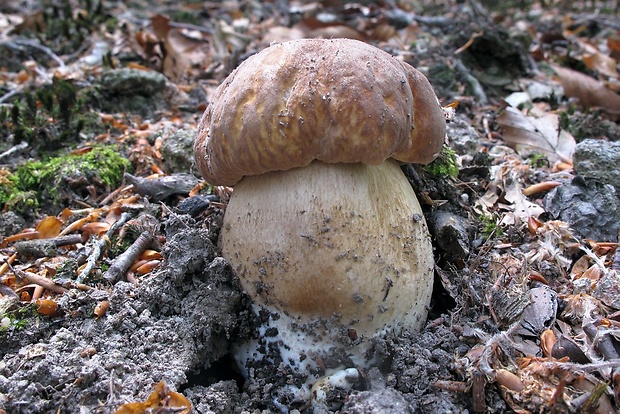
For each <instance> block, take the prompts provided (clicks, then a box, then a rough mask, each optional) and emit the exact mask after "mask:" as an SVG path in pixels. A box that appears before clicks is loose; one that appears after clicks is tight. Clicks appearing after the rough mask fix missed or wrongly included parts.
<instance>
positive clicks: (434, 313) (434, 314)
mask: <svg viewBox="0 0 620 414" xmlns="http://www.w3.org/2000/svg"><path fill="white" fill-rule="evenodd" d="M455 306H456V302H455V301H454V299H452V298H451V297H450V295H449V294H448V292H447V291H446V289H444V287H443V285H442V284H441V282H440V281H439V278H438V277H435V281H434V282H433V294H432V296H431V308H430V310H429V312H428V320H433V319H435V318H438V317H440V316H441V315H442V314H444V313H448V311H450V309H453V308H454V307H455Z"/></svg>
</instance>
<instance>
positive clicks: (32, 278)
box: [9, 265, 67, 293]
mask: <svg viewBox="0 0 620 414" xmlns="http://www.w3.org/2000/svg"><path fill="white" fill-rule="evenodd" d="M9 268H10V269H11V271H12V272H13V274H14V275H15V276H17V277H20V278H22V279H26V280H28V281H29V282H30V283H34V284H36V285H39V286H43V287H44V288H45V289H47V290H51V291H52V292H56V293H65V292H66V291H67V289H65V288H64V287H62V286H58V285H57V284H56V283H55V282H54V281H53V280H50V279H48V278H46V277H43V276H39V275H37V274H35V273H29V272H24V271H23V270H19V269H15V268H14V267H13V266H12V265H9Z"/></svg>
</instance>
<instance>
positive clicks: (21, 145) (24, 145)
mask: <svg viewBox="0 0 620 414" xmlns="http://www.w3.org/2000/svg"><path fill="white" fill-rule="evenodd" d="M7 95H8V94H7ZM4 96H6V95H4ZM4 96H3V97H2V98H4ZM2 98H0V100H2ZM0 103H1V102H0ZM26 148H28V143H27V142H24V141H22V142H20V143H19V144H17V145H13V146H12V147H11V148H9V149H8V150H6V151H4V152H3V153H2V154H0V160H1V159H3V158H5V157H8V156H9V155H11V154H13V153H14V152H17V151H21V150H23V149H26Z"/></svg>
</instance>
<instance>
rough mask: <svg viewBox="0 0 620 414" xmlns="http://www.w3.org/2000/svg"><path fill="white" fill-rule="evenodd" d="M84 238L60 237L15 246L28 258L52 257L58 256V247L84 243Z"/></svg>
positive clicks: (78, 235)
mask: <svg viewBox="0 0 620 414" xmlns="http://www.w3.org/2000/svg"><path fill="white" fill-rule="evenodd" d="M84 241H85V240H84V237H83V236H82V235H80V234H70V235H67V236H58V237H53V238H50V239H34V240H26V241H21V242H17V243H15V244H14V245H13V247H15V250H17V253H19V254H20V255H23V256H28V257H51V256H56V255H57V254H58V250H57V248H58V247H62V246H70V245H72V244H77V243H83V242H84Z"/></svg>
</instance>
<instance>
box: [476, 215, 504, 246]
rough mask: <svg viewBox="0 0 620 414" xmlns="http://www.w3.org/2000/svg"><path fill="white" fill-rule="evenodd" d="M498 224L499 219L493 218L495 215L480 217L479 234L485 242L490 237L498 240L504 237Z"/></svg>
mask: <svg viewBox="0 0 620 414" xmlns="http://www.w3.org/2000/svg"><path fill="white" fill-rule="evenodd" d="M498 223H499V218H498V217H495V214H494V215H493V216H485V215H483V216H481V217H480V225H481V232H482V235H483V236H484V239H485V240H488V239H489V238H491V237H493V238H495V239H498V238H501V237H502V236H503V235H504V231H503V230H502V228H501V227H500V226H499V224H498Z"/></svg>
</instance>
